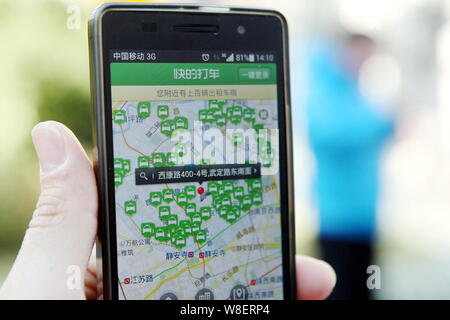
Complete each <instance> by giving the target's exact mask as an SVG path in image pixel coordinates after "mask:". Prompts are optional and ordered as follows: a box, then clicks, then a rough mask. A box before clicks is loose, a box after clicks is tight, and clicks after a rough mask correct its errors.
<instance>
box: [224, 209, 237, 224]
mask: <svg viewBox="0 0 450 320" xmlns="http://www.w3.org/2000/svg"><path fill="white" fill-rule="evenodd" d="M236 219H237V214H236V211H234V210H232V209H231V210H228V212H227V215H226V217H225V220H227V222H229V223H233V222H235V221H236Z"/></svg>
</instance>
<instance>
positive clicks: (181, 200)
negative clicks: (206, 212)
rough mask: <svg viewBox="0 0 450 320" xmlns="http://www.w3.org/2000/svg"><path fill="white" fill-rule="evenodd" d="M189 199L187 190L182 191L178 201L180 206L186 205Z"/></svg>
mask: <svg viewBox="0 0 450 320" xmlns="http://www.w3.org/2000/svg"><path fill="white" fill-rule="evenodd" d="M187 201H188V199H187V196H186V193H185V192H180V193H178V194H177V203H178V204H179V205H180V206H185V205H186V203H187Z"/></svg>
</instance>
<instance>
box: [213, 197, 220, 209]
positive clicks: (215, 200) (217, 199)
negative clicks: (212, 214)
mask: <svg viewBox="0 0 450 320" xmlns="http://www.w3.org/2000/svg"><path fill="white" fill-rule="evenodd" d="M212 203H213V207H214V208H219V207H220V206H221V205H222V196H219V195H216V196H213V201H212Z"/></svg>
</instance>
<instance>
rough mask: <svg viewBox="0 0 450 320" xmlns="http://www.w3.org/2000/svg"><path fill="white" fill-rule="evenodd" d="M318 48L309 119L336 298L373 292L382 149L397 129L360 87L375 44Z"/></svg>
mask: <svg viewBox="0 0 450 320" xmlns="http://www.w3.org/2000/svg"><path fill="white" fill-rule="evenodd" d="M312 48H313V49H312V51H311V52H310V54H309V55H308V69H309V70H308V78H309V79H308V87H309V88H308V93H307V94H308V96H307V99H306V120H307V127H308V136H309V142H310V146H311V149H312V151H313V154H314V157H315V161H316V177H315V181H314V195H315V199H316V205H317V207H318V212H319V246H320V250H321V253H322V258H323V259H324V260H325V261H327V262H328V263H330V264H331V265H332V266H333V268H334V269H335V271H336V274H337V284H336V287H335V289H334V291H333V293H332V294H331V296H330V299H369V298H370V295H369V291H368V288H367V285H366V281H367V277H368V275H367V273H366V271H367V267H368V266H369V265H370V264H372V263H373V252H374V248H373V247H374V237H375V233H376V209H377V208H376V207H377V196H378V189H379V183H378V171H379V164H380V155H381V152H382V148H383V146H384V145H385V143H386V141H387V140H388V138H389V137H390V136H391V134H392V133H393V128H394V126H393V121H392V119H391V117H389V116H388V115H387V114H385V113H382V112H381V111H378V110H379V108H377V106H375V105H373V104H371V103H370V102H369V101H367V99H365V98H364V97H363V96H362V94H361V92H360V91H359V88H358V74H359V71H360V69H361V66H362V65H363V64H364V62H365V61H366V60H367V59H368V58H369V57H370V56H371V55H372V54H373V52H374V50H375V48H376V44H375V42H374V40H372V39H371V38H369V37H367V36H365V35H359V34H356V35H349V36H348V38H347V39H346V40H345V41H343V42H342V43H331V42H330V43H322V44H318V45H315V46H312Z"/></svg>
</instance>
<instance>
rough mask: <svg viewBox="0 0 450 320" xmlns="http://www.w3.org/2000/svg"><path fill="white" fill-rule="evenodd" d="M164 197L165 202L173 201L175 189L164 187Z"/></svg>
mask: <svg viewBox="0 0 450 320" xmlns="http://www.w3.org/2000/svg"><path fill="white" fill-rule="evenodd" d="M162 197H163V201H164V202H167V203H169V202H172V201H173V189H164V190H163V191H162Z"/></svg>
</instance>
